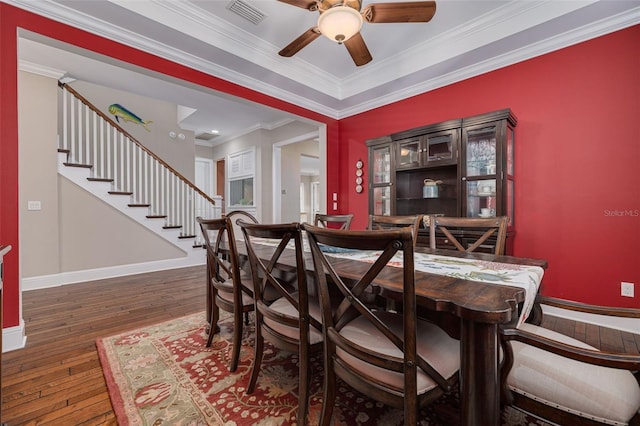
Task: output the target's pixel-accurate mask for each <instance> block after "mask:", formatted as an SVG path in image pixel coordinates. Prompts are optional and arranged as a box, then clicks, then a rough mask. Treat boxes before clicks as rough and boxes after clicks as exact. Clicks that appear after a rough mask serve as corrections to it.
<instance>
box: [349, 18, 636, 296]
mask: <svg viewBox="0 0 640 426" xmlns="http://www.w3.org/2000/svg"><path fill="white" fill-rule="evenodd" d="M501 108H511V109H512V110H513V111H514V113H515V115H516V117H518V126H517V128H516V149H515V155H516V158H515V161H516V191H517V192H516V200H515V202H516V217H515V226H516V238H515V240H514V243H515V246H514V250H515V254H516V255H518V256H525V257H535V258H543V259H546V260H548V262H549V268H548V270H547V271H546V273H545V278H544V281H543V290H542V291H543V293H544V294H547V295H550V296H556V297H564V298H569V299H573V300H578V301H583V302H589V303H597V304H604V305H610V306H625V307H640V26H635V27H632V28H629V29H626V30H622V31H618V32H616V33H613V34H610V35H607V36H604V37H600V38H597V39H594V40H591V41H587V42H584V43H581V44H578V45H575V46H572V47H569V48H565V49H563V50H560V51H557V52H554V53H551V54H547V55H544V56H542V57H538V58H535V59H531V60H528V61H525V62H522V63H519V64H516V65H513V66H509V67H506V68H503V69H500V70H497V71H494V72H491V73H487V74H484V75H481V76H479V77H475V78H471V79H468V80H466V81H463V82H460V83H456V84H452V85H450V86H447V87H444V88H441V89H439V90H434V91H432V92H429V93H425V94H422V95H419V96H416V97H413V98H411V99H408V100H404V101H401V102H397V103H394V104H392V105H388V106H384V107H381V108H378V109H376V110H374V111H369V112H365V113H362V114H360V115H357V116H353V117H349V118H345V119H343V120H340V145H341V149H342V150H343V151H344V154H343V156H342V163H341V164H342V166H343V167H344V168H345V169H346V170H348V171H349V172H348V175H349V176H348V178H347V179H343V180H342V183H343V185H344V186H343V187H341V195H342V201H343V205H342V207H343V209H344V211H345V212H346V211H351V212H354V213H356V217H355V219H354V222H353V224H354V226H355V227H364V226H365V225H366V213H365V212H367V208H368V195H367V194H366V193H362V194H356V193H355V190H354V186H355V185H354V184H353V179H352V175H353V173H354V172H355V165H354V164H355V162H356V161H357V159H358V158H362V159H363V160H364V161H365V162H366V159H367V148H366V146H365V143H364V142H365V141H366V140H367V139H369V138H373V137H378V136H382V135H387V134H389V133H392V132H396V131H399V130H404V129H410V128H413V127H418V126H420V125H424V124H429V123H435V122H438V121H442V120H447V119H453V118H460V117H466V116H470V115H474V114H480V113H484V112H489V111H493V110H497V109H501ZM345 203H346V204H345ZM620 281H630V282H634V283H636V298H634V299H632V298H626V297H622V296H620Z"/></svg>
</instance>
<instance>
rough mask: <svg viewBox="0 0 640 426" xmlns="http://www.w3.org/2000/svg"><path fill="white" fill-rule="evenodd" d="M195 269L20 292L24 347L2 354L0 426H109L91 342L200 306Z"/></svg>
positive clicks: (200, 273) (201, 281)
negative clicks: (5, 424) (1, 424)
mask: <svg viewBox="0 0 640 426" xmlns="http://www.w3.org/2000/svg"><path fill="white" fill-rule="evenodd" d="M205 276H206V275H205V267H204V265H203V266H197V267H192V268H182V269H175V270H168V271H160V272H153V273H149V274H139V275H132V276H126V277H119V278H113V279H108V280H99V281H92V282H87V283H80V284H72V285H66V286H62V287H56V288H49V289H42V290H34V291H29V292H25V293H24V294H23V316H24V319H25V326H26V333H27V345H26V347H25V348H24V349H20V350H17V351H12V352H8V353H6V354H3V359H2V378H3V382H2V384H3V389H2V421H3V422H5V423H7V424H10V425H12V426H13V425H23V424H50V425H70V424H73V425H92V426H96V425H115V424H116V420H115V416H114V413H113V408H112V407H111V401H110V400H109V394H108V393H107V387H106V383H105V381H104V376H103V374H102V368H101V365H100V361H99V359H98V353H97V350H96V344H95V342H96V339H97V338H98V337H104V336H108V335H113V334H117V333H121V332H124V331H127V330H131V329H134V328H139V327H143V326H146V325H150V324H155V323H158V322H162V321H167V320H170V319H172V318H177V317H180V316H183V315H188V314H191V313H194V312H199V311H204V308H205V293H206V291H205Z"/></svg>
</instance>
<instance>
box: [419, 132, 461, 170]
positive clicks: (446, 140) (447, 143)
mask: <svg viewBox="0 0 640 426" xmlns="http://www.w3.org/2000/svg"><path fill="white" fill-rule="evenodd" d="M457 136H458V132H457V131H455V130H453V131H452V130H447V131H444V132H437V133H430V134H428V135H426V136H425V141H424V145H425V148H424V153H425V156H424V158H425V163H426V164H425V165H435V164H436V163H437V164H452V163H455V162H456V161H457V155H456V150H457V144H458V143H457V139H458V137H457Z"/></svg>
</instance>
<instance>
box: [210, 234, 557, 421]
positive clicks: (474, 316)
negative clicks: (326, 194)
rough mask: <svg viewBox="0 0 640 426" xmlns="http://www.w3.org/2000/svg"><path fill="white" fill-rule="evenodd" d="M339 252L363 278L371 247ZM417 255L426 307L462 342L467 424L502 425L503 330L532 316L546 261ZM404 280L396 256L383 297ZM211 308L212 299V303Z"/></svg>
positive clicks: (381, 280)
mask: <svg viewBox="0 0 640 426" xmlns="http://www.w3.org/2000/svg"><path fill="white" fill-rule="evenodd" d="M237 248H238V255H239V256H240V257H245V256H246V253H247V252H246V247H245V244H244V241H237ZM254 248H255V250H256V253H257V255H258V256H259V257H263V258H264V259H269V258H270V254H271V253H272V250H273V247H272V246H269V245H268V244H254ZM287 250H290V252H289V253H285V254H283V256H282V257H281V259H280V263H279V264H278V265H277V268H279V269H282V270H283V271H284V272H287V271H291V270H293V269H294V268H295V258H294V250H293V249H287ZM334 255H335V256H337V257H340V261H339V262H336V263H335V264H334V267H335V269H336V271H337V273H338V274H339V275H340V276H341V277H342V278H343V279H354V280H356V279H358V277H359V276H361V273H362V271H363V270H366V269H367V268H368V262H369V260H368V259H367V258H366V257H367V255H368V254H366V253H355V254H354V253H351V254H346V255H345V254H339V253H336V254H334ZM414 257H415V259H414V263H415V264H416V271H415V292H416V302H417V305H418V307H419V309H422V312H426V313H428V314H429V315H430V317H429V319H432V320H434V322H437V323H438V324H439V325H441V326H442V327H443V328H444V329H445V330H447V332H448V333H450V334H452V335H453V336H454V337H456V338H458V339H459V340H460V358H461V363H460V380H459V388H460V401H461V413H460V416H461V418H460V422H461V424H462V425H483V426H485V425H499V424H500V377H499V373H500V371H499V352H500V350H499V328H500V327H505V326H513V327H517V326H518V325H519V324H520V323H522V322H523V321H524V320H526V317H527V316H528V315H529V313H530V312H531V311H532V310H533V301H534V300H535V296H536V294H537V292H538V290H539V288H540V285H541V281H542V275H543V271H544V269H546V268H547V262H546V261H545V260H542V259H531V258H523V257H515V256H496V255H493V254H488V253H477V252H473V253H467V252H459V251H453V250H444V249H430V248H426V247H416V248H415V252H414ZM420 265H423V267H421V266H420ZM425 265H426V266H425ZM305 268H306V269H307V273H308V276H311V277H312V276H313V261H312V259H311V253H310V252H308V251H306V250H305ZM402 283H403V279H402V269H401V268H399V267H395V266H393V264H392V262H390V263H389V264H388V266H387V267H386V268H385V269H384V270H383V271H382V272H381V273H380V275H379V276H378V278H377V279H376V280H375V281H374V285H375V286H376V288H377V289H379V290H380V295H382V296H384V297H390V298H393V297H394V295H395V296H396V297H397V296H398V295H401V294H402V291H403V284H402ZM207 287H209V286H207ZM532 293H533V294H532ZM210 306H211V304H210V302H208V303H207V309H210Z"/></svg>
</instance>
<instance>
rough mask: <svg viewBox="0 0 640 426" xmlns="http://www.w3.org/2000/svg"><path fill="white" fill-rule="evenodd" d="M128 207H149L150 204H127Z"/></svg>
mask: <svg viewBox="0 0 640 426" xmlns="http://www.w3.org/2000/svg"><path fill="white" fill-rule="evenodd" d="M128 206H129V207H151V204H128Z"/></svg>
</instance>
